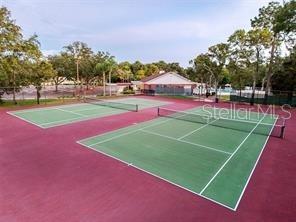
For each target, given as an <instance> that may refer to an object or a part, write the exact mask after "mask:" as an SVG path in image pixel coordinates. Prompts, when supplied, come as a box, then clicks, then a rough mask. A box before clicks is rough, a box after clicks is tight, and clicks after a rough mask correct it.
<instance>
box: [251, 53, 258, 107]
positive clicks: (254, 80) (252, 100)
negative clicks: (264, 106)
mask: <svg viewBox="0 0 296 222" xmlns="http://www.w3.org/2000/svg"><path fill="white" fill-rule="evenodd" d="M259 53H260V51H259V49H258V48H257V51H256V60H257V61H256V72H255V74H254V75H253V89H252V97H251V103H250V104H251V106H253V105H254V102H255V101H254V100H255V88H256V77H257V76H259V56H260V54H259Z"/></svg>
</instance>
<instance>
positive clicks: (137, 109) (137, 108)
mask: <svg viewBox="0 0 296 222" xmlns="http://www.w3.org/2000/svg"><path fill="white" fill-rule="evenodd" d="M138 111H139V106H138V104H136V112H138Z"/></svg>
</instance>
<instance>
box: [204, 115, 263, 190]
mask: <svg viewBox="0 0 296 222" xmlns="http://www.w3.org/2000/svg"><path fill="white" fill-rule="evenodd" d="M264 117H265V115H264V116H263V117H262V118H261V120H260V121H259V122H258V123H257V124H256V126H255V127H254V128H253V129H252V130H251V132H250V133H249V134H248V135H247V136H246V137H245V139H244V140H243V141H242V142H241V143H240V144H239V145H238V146H237V148H236V149H235V151H234V152H233V153H232V154H231V155H230V157H228V159H227V160H226V161H225V162H224V164H223V165H222V166H221V167H220V169H219V170H218V171H217V172H216V173H215V175H214V176H213V177H212V178H211V179H210V181H209V182H208V183H207V184H206V186H205V187H204V188H203V189H202V190H201V192H200V194H202V193H203V192H204V191H205V190H206V189H207V188H208V186H209V185H210V184H211V183H212V181H213V180H214V179H215V178H216V176H217V175H218V174H219V173H220V172H221V170H222V169H223V168H224V167H225V166H226V164H227V163H228V162H229V161H230V160H231V158H232V157H233V156H234V155H235V154H236V153H237V151H238V150H239V149H240V148H241V147H242V145H243V144H244V143H245V141H246V140H247V139H248V138H249V136H250V135H251V134H252V133H253V132H254V130H255V129H256V127H257V126H258V125H259V124H260V123H261V122H262V120H263V119H264Z"/></svg>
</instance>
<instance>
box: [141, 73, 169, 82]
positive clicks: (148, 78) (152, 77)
mask: <svg viewBox="0 0 296 222" xmlns="http://www.w3.org/2000/svg"><path fill="white" fill-rule="evenodd" d="M164 74H166V72H165V73H157V74H154V75H151V76H147V77H145V78H143V79H141V80H140V81H141V82H148V81H150V80H151V79H155V78H157V77H160V76H162V75H164Z"/></svg>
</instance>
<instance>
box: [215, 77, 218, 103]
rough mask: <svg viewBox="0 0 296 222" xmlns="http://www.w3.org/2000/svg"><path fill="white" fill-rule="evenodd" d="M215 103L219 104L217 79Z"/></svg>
mask: <svg viewBox="0 0 296 222" xmlns="http://www.w3.org/2000/svg"><path fill="white" fill-rule="evenodd" d="M215 102H216V103H217V102H218V82H217V79H215Z"/></svg>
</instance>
